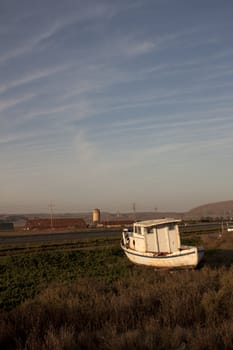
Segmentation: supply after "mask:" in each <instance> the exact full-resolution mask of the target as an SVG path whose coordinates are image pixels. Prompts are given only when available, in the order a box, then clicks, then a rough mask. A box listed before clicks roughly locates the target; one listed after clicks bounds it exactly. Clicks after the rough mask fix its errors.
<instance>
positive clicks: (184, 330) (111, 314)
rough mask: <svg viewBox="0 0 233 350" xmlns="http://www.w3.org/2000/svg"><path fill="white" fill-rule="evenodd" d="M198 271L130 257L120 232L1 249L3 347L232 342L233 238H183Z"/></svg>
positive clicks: (228, 345) (225, 345) (218, 345)
mask: <svg viewBox="0 0 233 350" xmlns="http://www.w3.org/2000/svg"><path fill="white" fill-rule="evenodd" d="M183 243H185V244H202V245H203V246H204V247H205V250H206V254H205V261H204V265H203V266H202V267H200V268H199V269H197V270H177V271H167V270H166V271H163V270H161V271H155V270H154V269H151V268H145V267H138V266H135V265H133V264H131V263H130V262H129V261H128V260H127V258H126V257H125V256H124V254H123V252H122V251H121V249H120V247H119V241H118V240H117V239H114V238H109V239H90V240H86V241H82V242H60V243H59V242H56V243H53V244H51V243H48V244H27V245H26V246H23V245H20V244H18V245H8V246H2V247H1V249H0V254H1V256H0V271H1V287H0V308H1V311H0V315H1V317H0V322H1V323H0V346H1V348H2V349H34V350H37V349H38V350H39V349H131V348H133V349H232V348H233V313H232V311H233V236H232V235H228V236H224V237H222V238H219V237H218V236H216V235H215V236H214V235H201V236H199V235H195V234H193V235H189V236H187V235H185V237H184V238H183Z"/></svg>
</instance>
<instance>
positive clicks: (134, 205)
mask: <svg viewBox="0 0 233 350" xmlns="http://www.w3.org/2000/svg"><path fill="white" fill-rule="evenodd" d="M133 215H134V221H136V203H135V202H133Z"/></svg>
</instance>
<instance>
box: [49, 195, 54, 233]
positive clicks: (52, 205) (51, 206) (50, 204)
mask: <svg viewBox="0 0 233 350" xmlns="http://www.w3.org/2000/svg"><path fill="white" fill-rule="evenodd" d="M54 207H55V205H54V204H53V203H52V201H50V203H49V209H50V228H51V230H53V228H54V227H53V208H54Z"/></svg>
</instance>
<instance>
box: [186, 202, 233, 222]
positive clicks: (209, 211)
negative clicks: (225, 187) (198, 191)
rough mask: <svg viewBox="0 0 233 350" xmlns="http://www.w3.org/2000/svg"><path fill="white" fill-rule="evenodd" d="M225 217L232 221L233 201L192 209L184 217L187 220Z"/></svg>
mask: <svg viewBox="0 0 233 350" xmlns="http://www.w3.org/2000/svg"><path fill="white" fill-rule="evenodd" d="M208 217H209V218H217V217H223V218H225V219H230V218H232V217H233V200H228V201H222V202H216V203H208V204H204V205H200V206H198V207H196V208H193V209H191V210H190V211H188V212H186V213H185V215H184V218H185V219H200V218H208Z"/></svg>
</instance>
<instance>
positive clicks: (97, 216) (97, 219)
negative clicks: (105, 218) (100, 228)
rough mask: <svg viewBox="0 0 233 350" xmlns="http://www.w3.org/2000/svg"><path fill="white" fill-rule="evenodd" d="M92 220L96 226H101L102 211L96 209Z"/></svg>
mask: <svg viewBox="0 0 233 350" xmlns="http://www.w3.org/2000/svg"><path fill="white" fill-rule="evenodd" d="M92 220H93V223H94V224H99V223H100V210H99V209H94V210H93V213H92Z"/></svg>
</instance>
